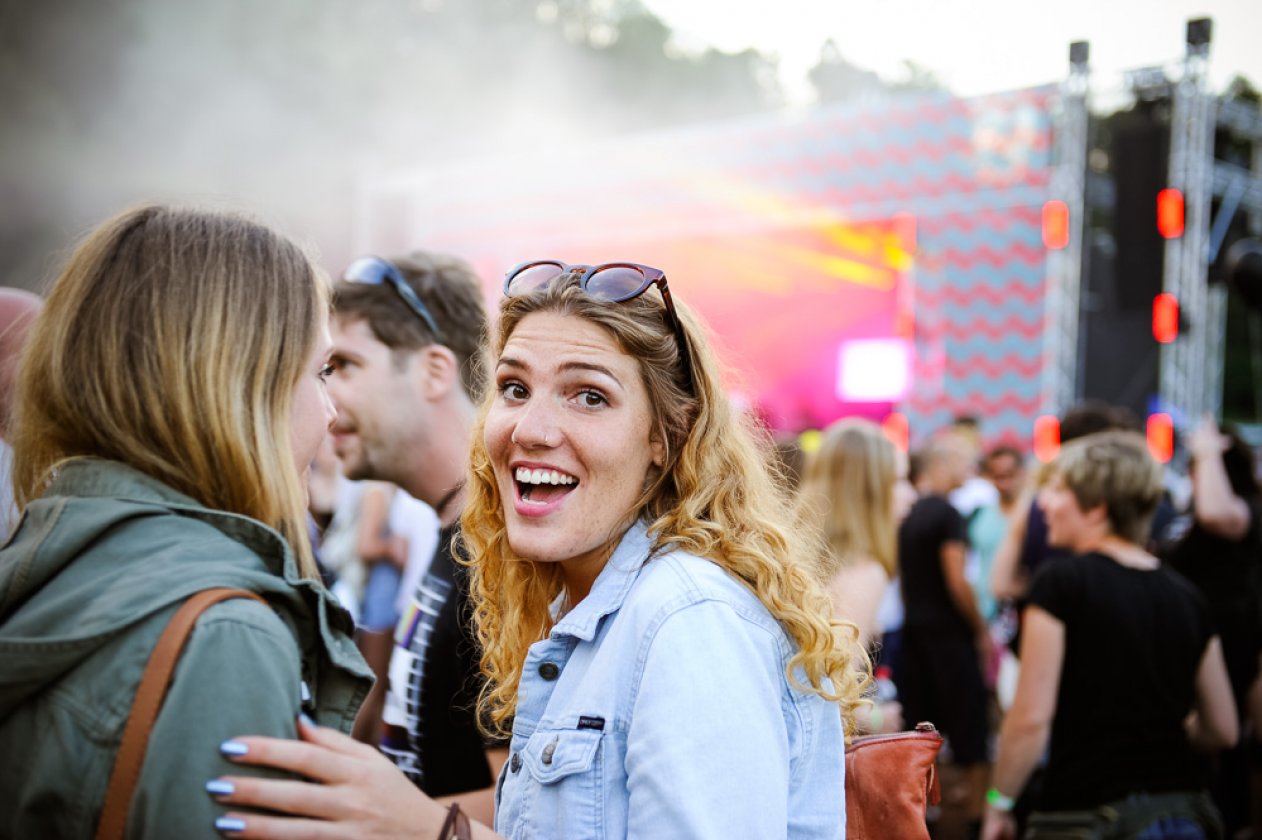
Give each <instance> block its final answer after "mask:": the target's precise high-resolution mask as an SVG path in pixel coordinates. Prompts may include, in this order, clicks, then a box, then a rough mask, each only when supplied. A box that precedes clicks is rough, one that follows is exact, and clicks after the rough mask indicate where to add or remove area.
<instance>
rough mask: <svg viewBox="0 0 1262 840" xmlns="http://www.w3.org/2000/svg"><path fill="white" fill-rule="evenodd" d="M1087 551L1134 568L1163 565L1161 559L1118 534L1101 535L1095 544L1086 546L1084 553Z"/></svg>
mask: <svg viewBox="0 0 1262 840" xmlns="http://www.w3.org/2000/svg"><path fill="white" fill-rule="evenodd" d="M1086 551H1094V552H1097V553H1099V554H1103V555H1104V556H1106V557H1108V558H1110V559H1112V560H1115V561H1117V562H1118V563H1120V564H1121V565H1123V566H1127V567H1129V568H1132V569H1155V568H1157V567H1158V566H1160V565H1161V561H1160V560H1158V559H1157V558H1156V557H1153V556H1152V555H1151V554H1149V553H1148V552H1147V551H1145V550H1144V549H1143V548H1142V547H1141V546H1138V545H1136V544H1135V543H1133V542H1130V541H1129V540H1124V539H1122V538H1121V537H1119V536H1118V535H1116V534H1106V535H1104V536H1103V537H1100V538H1099V539H1097V540H1095V541H1094V544H1093V545H1089V546H1085V547H1084V553H1085V552H1086Z"/></svg>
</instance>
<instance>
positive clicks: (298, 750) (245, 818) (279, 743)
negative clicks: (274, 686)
mask: <svg viewBox="0 0 1262 840" xmlns="http://www.w3.org/2000/svg"><path fill="white" fill-rule="evenodd" d="M298 733H299V735H300V736H301V739H302V740H300V741H289V740H285V739H282V738H264V737H241V738H235V739H233V740H231V741H227V742H225V743H224V744H222V745H221V746H220V752H221V753H222V754H223V755H225V756H226V757H228V758H229V759H230V760H231V761H233V762H234V763H236V764H245V765H252V766H265V767H271V768H274V769H277V770H285V771H288V772H290V773H293V774H295V775H296V776H300V777H303V778H305V779H308V780H310V781H297V780H287V779H266V778H258V777H254V776H224V777H222V778H218V779H212V780H210V781H209V782H208V783H207V784H206V792H207V794H209V795H210V796H212V797H214V798H215V800H217V801H218V802H220V803H221V804H223V805H225V806H227V807H228V808H229V810H228V812H227V813H226V814H225V815H224V816H222V817H220V818H219V819H217V820H216V821H215V828H216V830H218V831H219V832H220V833H222V834H224V835H226V836H229V837H245V838H271V839H273V840H285V839H286V838H319V840H325V838H330V840H331V839H332V838H347V840H350V838H375V839H376V840H389V838H400V840H402V838H407V840H415V838H417V837H433V836H437V834H438V830H439V828H440V827H441V826H442V824H443V820H444V819H446V816H447V809H446V808H445V807H444V806H442V805H440V804H439V803H437V802H435V801H434V800H432V799H430V798H429V797H427V796H425V794H423V793H421V792H420V791H419V790H418V789H417V788H416V787H415V786H414V785H413V784H412V783H411V782H410V781H408V779H407V777H406V776H404V775H403V774H402V773H400V772H399V770H398V769H397V768H396V767H395V766H394V764H392V763H391V762H390V760H389V759H387V758H386V757H385V756H383V755H382V754H381V753H380V752H378V751H377V750H375V749H373V748H372V747H370V746H368V745H366V744H363V743H360V742H359V741H356V740H354V739H352V738H350V737H348V736H346V735H343V734H341V733H340V732H338V731H336V730H334V729H328V728H324V727H318V726H315V725H314V724H313V723H312V722H311V721H310V720H308V719H306V718H302V719H300V721H299V725H298ZM234 807H238V808H242V809H249V810H248V811H246V810H242V811H236V810H232V809H233V808H234ZM255 810H267V811H274V812H278V813H281V814H288V815H290V816H265V815H262V814H258V813H253V811H255ZM494 836H495V835H494V834H493V833H492V832H491V831H490V829H487V828H485V827H483V826H480V825H475V827H474V837H475V838H491V837H494Z"/></svg>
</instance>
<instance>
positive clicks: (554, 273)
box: [504, 260, 693, 391]
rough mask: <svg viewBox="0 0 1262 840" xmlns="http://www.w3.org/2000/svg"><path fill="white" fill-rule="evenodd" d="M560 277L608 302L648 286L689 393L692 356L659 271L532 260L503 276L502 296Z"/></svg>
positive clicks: (526, 291) (622, 264) (622, 265)
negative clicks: (657, 298) (656, 295)
mask: <svg viewBox="0 0 1262 840" xmlns="http://www.w3.org/2000/svg"><path fill="white" fill-rule="evenodd" d="M564 274H575V275H578V277H579V288H581V289H582V290H583V291H584V292H586V293H587V294H588V295H591V296H592V297H594V298H599V299H600V300H607V301H609V302H610V303H622V302H623V301H627V300H631V299H632V298H637V297H639V296H640V295H642V294H644V293H645V292H646V291H648V289H649V288H650V287H651V286H656V287H657V289H658V291H660V292H661V293H662V301H663V302H664V303H665V304H666V320H667V321H669V322H670V326H671V329H672V330H674V332H675V341H676V342H678V344H679V355H680V356H682V357H683V361H684V371H685V373H686V374H687V376H688V389H689V390H690V391H691V390H693V375H692V354H691V353H689V352H688V339H687V337H686V336H685V335H684V327H683V324H681V323H680V321H679V315H678V313H676V312H675V302H674V301H672V300H671V297H670V287H669V286H668V285H667V284H666V274H665V272H663V271H662V270H661V269H660V268H652V267H650V266H647V265H638V264H636V263H625V262H618V263H605V264H604V265H569V264H568V263H563V262H561V261H560V260H533V261H531V262H524V263H522V264H521V265H519V266H517V267H516V268H514V269H513V270H512V271H510V272H508V274H506V275H505V276H504V297H516V296H518V295H525V294H529V293H530V292H533V291H535V290H537V289H542V288H544V287H546V286H547V285H548V284H549V283H551V282H552V281H553V280H555V279H556V278H558V277H560V276H562V275H564Z"/></svg>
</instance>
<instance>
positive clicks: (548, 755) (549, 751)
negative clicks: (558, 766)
mask: <svg viewBox="0 0 1262 840" xmlns="http://www.w3.org/2000/svg"><path fill="white" fill-rule="evenodd" d="M556 751H557V742H556V739H555V738H554V739H553V740H552V743H551V744H548V745H547V746H546V747H544V748H543V763H544V764H551V763H552V756H553V754H554V753H555V752H556Z"/></svg>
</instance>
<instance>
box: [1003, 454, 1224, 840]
mask: <svg viewBox="0 0 1262 840" xmlns="http://www.w3.org/2000/svg"><path fill="white" fill-rule="evenodd" d="M1160 487H1161V467H1160V465H1158V464H1157V463H1156V462H1155V461H1154V460H1153V459H1152V456H1150V455H1149V454H1148V449H1147V442H1146V441H1145V440H1144V438H1143V436H1142V435H1140V434H1137V433H1135V432H1101V433H1097V434H1092V435H1088V436H1086V437H1083V438H1079V439H1076V440H1074V441H1072V442H1070V443H1067V444H1065V446H1064V447H1063V448H1062V449H1061V453H1060V456H1059V457H1058V458H1057V460H1056V461H1055V463H1054V466H1053V472H1052V475H1051V478H1050V480H1049V481H1048V483H1047V484H1046V485H1045V486H1044V487H1043V488H1042V490H1041V491H1040V492H1039V500H1038V501H1039V506H1040V508H1042V510H1043V513H1044V515H1045V517H1046V519H1047V528H1048V543H1049V544H1050V545H1052V546H1054V547H1057V548H1062V549H1066V550H1068V551H1069V552H1071V555H1072V556H1068V557H1063V558H1058V559H1057V560H1056V561H1054V562H1051V563H1047V564H1046V565H1045V566H1044V567H1043V568H1042V569H1040V570H1039V572H1038V573H1037V574H1036V575H1035V577H1034V580H1033V581H1032V583H1031V585H1030V597H1029V606H1027V607H1026V609H1025V613H1024V616H1023V629H1022V634H1021V674H1020V677H1019V681H1018V683H1017V690H1016V696H1015V697H1014V699H1013V702H1012V707H1011V708H1010V709H1009V711H1008V714H1007V716H1006V717H1005V719H1004V721H1003V726H1002V728H1001V730H1000V736H999V756H998V759H997V760H996V762H995V771H994V775H993V777H992V781H991V789H990V791H989V793H988V795H987V801H988V804H989V807H988V809H987V812H986V822H985V825H984V830H983V833H982V837H983V838H985V840H997V838H1013V837H1015V836H1016V830H1017V826H1016V821H1015V818H1014V816H1013V814H1012V808H1013V804H1014V800H1015V799H1016V797H1017V796H1018V794H1020V793H1021V790H1022V788H1023V787H1024V786H1025V784H1026V782H1027V780H1028V779H1029V777H1030V774H1031V773H1032V772H1033V770H1034V767H1035V765H1036V763H1037V762H1038V761H1039V758H1040V757H1041V756H1042V755H1043V754H1044V753H1045V752H1046V754H1047V766H1046V769H1045V772H1044V776H1043V780H1042V782H1041V784H1040V786H1039V794H1038V801H1037V802H1035V803H1034V808H1035V812H1034V814H1033V815H1032V816H1031V818H1030V825H1029V830H1028V832H1027V833H1026V834H1025V835H1023V836H1025V837H1027V838H1035V839H1036V840H1037V838H1044V837H1046V838H1053V837H1065V836H1068V835H1069V834H1070V833H1074V832H1084V834H1083V835H1082V836H1086V834H1085V833H1086V832H1098V833H1093V834H1091V836H1098V837H1105V838H1110V837H1139V836H1142V837H1153V838H1160V837H1218V836H1221V833H1222V826H1221V824H1220V822H1219V817H1218V814H1217V812H1216V811H1215V808H1214V805H1213V802H1212V801H1211V800H1210V798H1209V796H1208V794H1207V793H1206V791H1205V780H1204V779H1203V778H1201V774H1200V770H1199V767H1200V762H1198V761H1197V760H1196V756H1195V752H1194V747H1199V748H1201V749H1203V750H1206V751H1213V750H1217V749H1221V748H1223V747H1227V746H1230V745H1232V744H1234V743H1235V742H1236V739H1237V737H1238V734H1239V729H1238V724H1237V720H1236V710H1235V704H1234V703H1233V702H1232V697H1231V686H1230V683H1229V682H1228V679H1227V668H1226V666H1225V664H1224V662H1223V653H1222V645H1221V642H1220V640H1219V637H1218V635H1217V634H1216V633H1215V630H1214V627H1213V622H1212V620H1211V618H1210V613H1209V607H1208V605H1207V604H1206V603H1205V600H1204V598H1203V597H1201V595H1200V594H1199V593H1198V592H1196V591H1195V589H1193V587H1192V586H1191V584H1189V583H1188V582H1187V581H1186V580H1184V579H1183V578H1182V577H1180V576H1179V575H1178V574H1176V573H1175V572H1173V571H1171V570H1169V569H1168V568H1166V567H1164V566H1162V565H1161V563H1160V562H1159V561H1158V560H1157V558H1156V557H1153V556H1152V555H1151V554H1149V553H1148V552H1147V551H1146V550H1145V549H1144V548H1143V546H1142V544H1141V541H1142V540H1143V538H1144V536H1145V535H1146V534H1147V519H1148V517H1149V516H1150V515H1151V514H1152V511H1153V510H1154V509H1155V508H1156V505H1157V497H1158V495H1159V494H1160ZM1075 836H1077V835H1076V834H1075Z"/></svg>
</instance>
